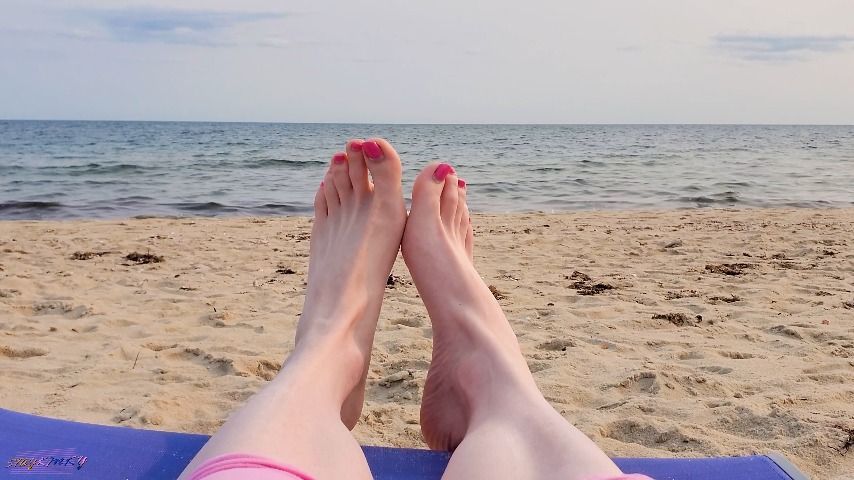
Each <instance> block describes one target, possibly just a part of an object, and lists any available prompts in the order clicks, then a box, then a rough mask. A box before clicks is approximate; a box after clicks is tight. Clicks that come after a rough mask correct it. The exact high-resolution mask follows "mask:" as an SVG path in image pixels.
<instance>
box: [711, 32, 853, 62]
mask: <svg viewBox="0 0 854 480" xmlns="http://www.w3.org/2000/svg"><path fill="white" fill-rule="evenodd" d="M712 40H713V42H714V45H715V46H716V47H718V48H720V49H722V50H724V51H726V52H728V53H730V54H731V55H734V56H736V57H739V58H741V59H744V60H754V61H790V60H803V59H805V58H806V57H807V56H808V55H810V54H820V53H831V52H838V51H841V50H845V49H847V48H850V47H852V46H854V37H852V36H847V35H832V36H814V35H813V36H811V35H804V36H794V35H717V36H715V37H713V38H712Z"/></svg>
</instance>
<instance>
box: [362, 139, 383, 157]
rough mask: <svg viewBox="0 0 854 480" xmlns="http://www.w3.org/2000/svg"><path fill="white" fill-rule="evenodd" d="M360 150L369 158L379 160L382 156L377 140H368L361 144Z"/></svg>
mask: <svg viewBox="0 0 854 480" xmlns="http://www.w3.org/2000/svg"><path fill="white" fill-rule="evenodd" d="M362 151H363V152H365V156H366V157H368V158H370V159H371V160H381V159H382V158H383V149H382V148H380V146H379V145H377V142H372V141H370V140H368V141H367V142H365V143H363V144H362Z"/></svg>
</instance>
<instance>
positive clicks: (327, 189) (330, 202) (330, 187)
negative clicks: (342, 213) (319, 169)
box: [321, 168, 341, 215]
mask: <svg viewBox="0 0 854 480" xmlns="http://www.w3.org/2000/svg"><path fill="white" fill-rule="evenodd" d="M321 185H322V186H323V195H324V197H326V211H327V212H328V213H327V215H333V214H335V212H336V211H338V209H339V208H340V207H341V200H340V199H339V198H338V189H336V188H335V182H333V181H332V169H331V168H330V169H329V170H327V171H326V176H325V177H324V178H323V182H322V183H321Z"/></svg>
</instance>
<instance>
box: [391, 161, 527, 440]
mask: <svg viewBox="0 0 854 480" xmlns="http://www.w3.org/2000/svg"><path fill="white" fill-rule="evenodd" d="M465 200H466V188H465V182H464V181H462V180H460V179H458V178H457V176H456V174H455V172H454V170H453V168H452V167H451V166H450V165H447V164H438V165H435V164H434V165H430V166H428V167H427V168H425V169H424V171H422V172H421V174H420V175H419V176H418V179H417V180H416V181H415V185H414V187H413V191H412V209H411V212H410V214H409V220H408V221H407V224H406V232H405V233H404V237H403V243H402V249H403V257H404V259H405V261H406V265H407V266H408V267H409V271H410V272H411V273H412V278H413V280H414V282H415V285H416V286H417V288H418V292H419V293H420V294H421V297H422V298H423V300H424V304H425V305H426V306H427V311H428V313H429V314H430V318H431V320H432V322H433V361H432V363H431V365H430V371H429V372H428V374H427V382H426V384H425V386H424V397H423V402H422V405H421V430H422V433H423V434H424V439H425V440H426V441H427V445H428V446H430V448H433V449H438V450H453V449H454V448H456V446H457V445H458V444H459V443H460V442H461V441H462V439H463V436H464V435H465V433H466V430H467V428H468V425H469V422H470V420H471V417H472V415H473V414H474V410H475V409H476V408H477V407H478V406H479V405H480V404H481V403H483V402H482V400H483V399H484V397H486V396H488V395H490V394H491V393H494V394H498V392H499V391H503V390H504V387H505V386H506V384H507V383H512V384H514V387H513V391H514V392H522V393H524V394H526V395H528V396H532V397H534V396H536V395H538V390H537V387H536V385H535V384H534V382H533V379H532V378H531V375H530V373H529V372H528V367H527V364H526V363H525V360H524V358H523V357H522V354H521V352H520V351H519V345H518V342H517V341H516V336H515V334H514V333H513V330H512V329H511V328H510V325H509V324H508V323H507V319H506V318H505V316H504V312H502V310H501V307H500V306H499V305H498V303H497V302H496V301H495V298H494V297H493V295H492V293H491V292H490V291H489V288H488V287H487V286H486V285H485V284H484V283H483V280H481V278H480V275H479V274H478V273H477V271H476V270H475V268H474V264H473V263H472V248H473V245H472V242H473V234H472V228H471V223H470V220H469V211H468V206H467V205H466V201H465ZM501 395H504V393H501Z"/></svg>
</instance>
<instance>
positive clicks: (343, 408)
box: [181, 139, 620, 480]
mask: <svg viewBox="0 0 854 480" xmlns="http://www.w3.org/2000/svg"><path fill="white" fill-rule="evenodd" d="M369 172H370V175H369ZM466 194H467V188H466V186H465V183H464V182H462V181H460V180H459V179H458V178H457V176H456V173H455V172H454V171H453V168H452V167H450V166H449V165H446V164H431V165H428V166H427V167H426V168H425V169H424V170H423V171H422V172H421V174H420V175H419V176H418V178H417V179H416V182H415V186H414V188H413V192H412V207H411V210H410V213H409V215H408V216H407V213H406V209H405V206H404V202H403V195H402V191H401V164H400V158H399V157H398V155H397V153H396V152H395V150H394V149H393V148H392V146H391V145H390V144H389V143H388V142H387V141H385V140H382V139H371V140H368V141H365V142H363V141H361V140H352V141H350V142H348V143H347V147H346V152H341V153H339V154H336V155H335V156H334V157H333V159H332V161H331V162H330V166H329V170H328V171H327V173H326V176H325V178H324V179H323V182H322V185H321V187H320V188H319V189H318V192H317V196H316V198H315V222H314V226H313V230H312V236H311V255H310V261H309V274H308V288H307V292H306V299H305V306H304V308H303V313H302V316H301V318H300V321H299V325H298V327H297V335H296V343H295V347H294V350H293V352H292V353H291V355H290V356H289V357H288V358H287V360H286V362H285V364H284V366H283V367H282V370H281V371H280V372H279V374H278V375H277V376H276V378H275V379H273V381H271V382H270V383H269V384H268V385H267V386H266V387H265V388H264V389H263V390H261V391H260V392H259V393H258V394H256V395H255V396H254V397H252V398H251V399H250V400H249V402H248V403H247V404H246V405H245V406H244V407H243V408H241V409H240V410H238V411H237V412H235V413H234V414H233V415H232V416H231V417H230V418H229V419H228V421H227V422H226V423H225V424H224V425H223V426H222V428H221V429H220V430H219V431H218V432H217V433H216V434H215V435H214V436H213V437H212V438H211V440H210V441H209V442H208V443H207V444H206V445H205V446H204V448H202V450H201V451H200V452H199V453H198V455H197V456H196V457H195V458H194V459H193V461H192V462H191V463H190V465H189V466H188V467H187V469H186V470H185V472H184V474H183V475H182V476H181V478H187V477H188V474H189V472H191V471H192V470H193V469H194V468H195V467H197V466H198V465H200V464H201V463H202V462H204V461H206V460H208V459H210V458H213V457H215V456H218V455H223V454H228V453H246V454H252V455H258V456H263V457H268V458H270V459H272V460H275V461H278V462H280V463H283V464H287V465H292V466H294V467H296V468H298V469H299V470H301V471H303V472H306V473H308V474H310V475H312V476H313V477H314V478H317V479H321V480H322V479H340V478H354V479H356V478H363V479H370V478H371V473H370V470H369V468H368V464H367V462H366V460H365V457H364V455H363V454H362V450H361V448H360V446H359V444H358V442H357V441H356V439H355V438H354V437H353V435H352V434H351V432H350V430H351V429H352V428H353V427H354V426H355V424H356V422H357V421H358V419H359V415H360V413H361V410H362V404H363V401H364V389H365V378H366V375H367V371H368V363H369V361H370V353H371V348H372V344H373V338H374V331H375V330H376V324H377V318H378V316H379V312H380V306H381V304H382V299H383V293H384V291H385V284H386V279H387V278H388V275H389V273H390V271H391V268H392V265H393V264H394V260H395V258H396V256H397V252H398V250H399V249H400V250H402V252H403V257H404V260H405V261H406V265H407V267H408V268H409V271H410V272H411V274H412V279H413V281H414V282H415V285H416V287H417V288H418V292H419V293H420V295H421V298H422V299H423V301H424V304H425V306H426V307H427V312H428V313H429V315H430V318H431V321H432V324H433V360H432V363H431V365H430V369H429V372H428V375H427V381H426V384H425V387H424V394H423V401H422V405H421V430H422V433H423V435H424V439H425V441H426V442H427V445H428V446H429V447H430V448H432V449H437V450H450V451H453V454H452V456H451V460H450V463H449V465H448V468H447V470H446V471H445V474H444V476H443V478H445V479H457V478H459V479H478V478H489V479H501V478H508V479H511V478H512V479H516V480H520V479H548V478H555V479H561V480H583V479H587V478H597V477H607V476H614V475H619V474H620V470H619V469H618V468H617V467H616V465H614V463H613V462H612V461H611V460H610V459H609V458H608V457H607V456H606V455H605V454H604V453H603V452H602V450H600V449H599V447H597V446H596V445H595V444H594V443H593V442H592V441H591V440H590V439H588V438H587V437H586V436H585V435H584V434H583V433H581V432H580V431H579V430H578V429H576V428H575V427H574V426H572V425H571V424H569V423H568V422H567V421H566V420H565V419H564V418H563V417H562V416H561V415H560V414H559V413H557V412H556V411H555V410H554V409H553V408H552V407H551V406H550V405H549V404H548V402H547V401H546V400H545V399H544V398H543V395H542V394H541V393H540V391H539V389H538V388H537V385H536V383H535V382H534V378H533V377H532V376H531V373H530V372H529V370H528V367H527V364H526V362H525V359H524V357H523V356H522V353H521V351H520V349H519V344H518V342H517V341H516V336H515V334H514V333H513V330H512V329H511V327H510V324H509V323H508V322H507V318H506V317H505V316H504V312H503V311H502V310H501V307H500V306H499V305H498V303H497V302H496V301H495V298H494V297H493V296H492V294H491V293H490V291H489V289H488V287H487V286H486V284H484V282H483V280H482V279H481V278H480V275H479V274H478V273H477V271H476V270H475V267H474V263H473V260H472V259H473V242H474V238H473V233H472V228H471V223H470V218H469V210H468V206H467V205H466ZM331 365H335V366H336V368H330V366H331Z"/></svg>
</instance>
